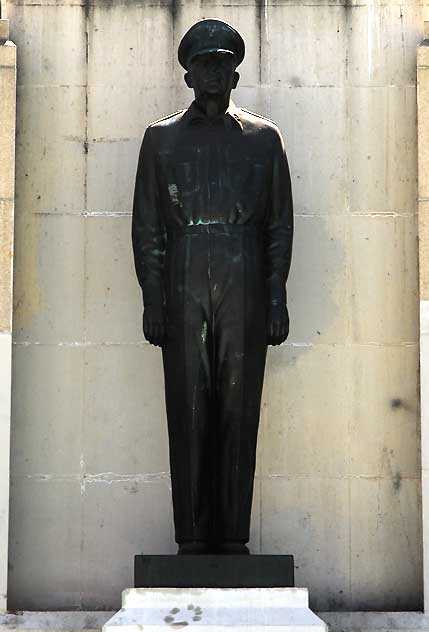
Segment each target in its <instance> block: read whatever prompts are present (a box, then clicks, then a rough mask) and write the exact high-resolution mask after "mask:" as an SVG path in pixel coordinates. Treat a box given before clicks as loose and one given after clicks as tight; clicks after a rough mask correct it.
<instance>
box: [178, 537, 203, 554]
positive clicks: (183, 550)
mask: <svg viewBox="0 0 429 632" xmlns="http://www.w3.org/2000/svg"><path fill="white" fill-rule="evenodd" d="M209 552H210V551H209V547H208V544H207V542H201V541H197V540H196V541H194V542H181V543H180V544H179V550H178V551H177V555H206V554H207V553H209Z"/></svg>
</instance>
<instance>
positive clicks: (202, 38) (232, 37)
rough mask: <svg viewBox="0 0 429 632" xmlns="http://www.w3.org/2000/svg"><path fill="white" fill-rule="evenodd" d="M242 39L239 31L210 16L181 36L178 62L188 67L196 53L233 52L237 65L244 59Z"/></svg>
mask: <svg viewBox="0 0 429 632" xmlns="http://www.w3.org/2000/svg"><path fill="white" fill-rule="evenodd" d="M244 50H245V47H244V41H243V38H242V37H241V35H240V33H238V32H237V31H236V30H235V29H234V28H233V27H232V26H230V25H229V24H227V23H226V22H222V20H216V19H214V18H210V19H207V20H201V21H200V22H197V23H196V24H194V25H193V26H191V28H190V29H189V31H187V32H186V33H185V35H184V36H183V37H182V41H181V42H180V45H179V51H178V56H179V62H180V64H181V65H182V66H183V68H185V69H186V70H187V69H188V65H189V62H190V61H191V60H192V59H193V57H195V56H196V55H202V54H204V53H215V52H228V53H233V55H234V56H235V58H236V61H237V66H238V65H239V64H241V62H242V61H243V59H244Z"/></svg>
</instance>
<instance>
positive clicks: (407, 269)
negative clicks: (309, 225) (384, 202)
mask: <svg viewBox="0 0 429 632" xmlns="http://www.w3.org/2000/svg"><path fill="white" fill-rule="evenodd" d="M349 251H350V286H349V287H350V292H351V297H350V299H351V306H350V309H351V335H352V340H353V341H354V342H356V343H359V344H368V343H377V344H379V343H389V344H398V343H416V342H417V340H418V336H419V331H418V300H419V293H418V266H417V225H416V218H415V217H413V216H410V217H407V216H397V217H388V216H382V215H379V216H377V215H376V216H371V217H367V216H355V217H353V218H352V220H351V222H350V237H349Z"/></svg>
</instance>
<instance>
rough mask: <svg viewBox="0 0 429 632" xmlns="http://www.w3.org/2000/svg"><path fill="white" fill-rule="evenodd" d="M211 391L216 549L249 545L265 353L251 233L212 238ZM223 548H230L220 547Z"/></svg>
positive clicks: (261, 290) (258, 265)
mask: <svg viewBox="0 0 429 632" xmlns="http://www.w3.org/2000/svg"><path fill="white" fill-rule="evenodd" d="M216 244H217V256H216V258H215V261H216V263H215V268H214V269H215V273H216V281H217V292H216V296H215V301H214V313H215V328H214V331H215V335H214V341H215V343H214V344H215V357H216V371H215V381H216V386H215V391H216V399H217V420H216V430H217V445H218V451H217V471H218V476H217V484H218V502H217V506H218V508H217V514H218V540H219V543H220V547H221V548H220V550H221V552H222V550H223V549H225V548H226V549H227V550H229V548H231V546H230V545H231V543H234V542H239V543H240V542H241V543H245V542H247V541H248V540H249V527H250V513H251V506H252V495H253V480H254V473H255V460H256V442H257V433H258V426H259V416H260V405H261V394H262V386H263V378H264V369H265V358H266V351H267V342H266V307H265V306H266V300H265V282H264V268H263V260H262V251H261V244H260V241H259V239H258V236H257V235H256V234H254V233H248V232H246V231H243V233H242V234H241V235H240V234H238V235H234V236H228V237H225V238H223V239H222V238H221V237H218V238H217V239H216ZM222 543H223V544H225V543H226V544H228V547H225V546H224V547H223V549H222Z"/></svg>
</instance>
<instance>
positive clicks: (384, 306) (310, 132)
mask: <svg viewBox="0 0 429 632" xmlns="http://www.w3.org/2000/svg"><path fill="white" fill-rule="evenodd" d="M426 10H427V7H426V6H424V5H422V4H419V3H418V2H416V1H412V0H407V1H406V2H403V3H400V2H399V0H392V1H390V0H381V1H378V0H377V1H375V0H368V3H366V2H364V1H361V0H350V1H347V2H345V3H342V2H340V1H336V0H312V2H304V1H298V0H270V1H267V2H265V1H262V2H261V1H256V0H200V1H196V0H188V1H185V2H178V1H176V2H174V1H173V0H89V1H84V0H15V1H13V0H6V2H5V0H3V12H4V14H5V15H4V17H7V18H9V19H10V20H11V37H12V39H13V40H14V41H15V43H16V44H17V45H18V122H17V132H18V137H17V181H16V217H15V223H16V226H15V250H16V260H15V286H14V296H15V305H14V351H13V391H12V453H11V458H12V465H11V468H12V469H11V478H12V488H11V508H10V510H11V522H10V549H9V559H10V573H9V607H10V608H16V609H27V610H28V609H35V610H36V609H37V610H40V609H73V608H84V609H114V608H116V607H117V606H118V605H119V601H120V591H121V590H122V589H123V588H124V587H127V586H130V585H131V583H132V559H133V555H134V554H135V553H136V552H142V551H143V552H144V553H168V552H173V551H174V550H175V545H174V541H173V529H172V515H171V506H170V505H171V501H170V483H169V476H168V469H169V466H168V451H167V434H166V420H165V412H164V403H163V378H162V366H161V357H160V353H159V350H157V349H154V348H151V347H150V346H149V345H147V344H146V343H145V342H144V341H143V337H142V333H141V297H140V291H139V289H138V286H137V283H136V280H135V275H134V270H133V263H132V256H131V243H130V210H131V201H132V191H133V180H134V174H135V168H136V160H137V153H138V149H139V144H140V142H141V137H142V134H143V131H144V129H145V126H146V125H147V124H148V123H149V122H151V121H152V120H154V119H156V118H159V117H160V116H163V115H165V114H168V113H169V112H171V111H174V110H177V109H179V108H181V107H185V106H186V105H187V104H188V103H189V101H190V99H191V93H190V91H189V90H187V89H186V87H184V84H183V78H182V74H183V73H182V71H181V69H180V67H179V65H178V63H177V62H176V56H175V51H176V49H177V45H178V42H179V40H180V37H181V36H182V34H183V33H184V31H185V30H186V29H187V28H188V26H190V25H191V24H192V23H193V22H194V21H195V20H196V19H198V18H200V17H220V18H223V19H226V20H227V21H229V22H231V23H232V24H233V25H234V26H236V28H238V29H239V30H240V31H241V33H242V34H243V36H244V38H245V40H246V43H247V56H246V59H245V61H244V63H243V65H242V66H241V67H240V71H241V81H240V85H239V88H238V89H237V90H236V91H235V94H234V99H235V101H236V102H237V103H238V104H242V105H243V106H245V107H248V108H249V109H251V110H255V111H257V112H260V113H261V114H264V115H266V116H268V117H270V118H272V119H274V120H275V121H276V122H278V124H279V125H280V127H281V129H282V131H283V133H284V136H285V142H286V147H287V152H288V156H289V161H290V165H291V172H292V178H293V190H294V199H295V206H296V239H295V249H294V257H293V262H292V272H291V278H290V283H289V286H288V292H289V297H290V312H291V318H292V328H291V335H290V338H289V340H288V342H287V344H285V345H283V346H282V347H281V348H277V349H270V351H269V356H268V366H267V374H266V383H265V389H264V396H263V406H262V418H261V430H260V441H259V448H258V468H257V479H256V485H255V497H254V508H253V518H252V539H251V547H252V550H253V551H254V552H256V553H258V552H264V553H286V552H288V553H294V554H295V556H296V565H297V568H296V578H297V585H302V586H308V587H309V588H310V595H311V601H312V607H313V608H315V609H318V610H382V609H383V610H407V609H409V610H413V609H419V608H420V607H421V605H422V568H421V567H422V550H421V539H422V536H421V517H420V516H421V491H420V489H421V481H420V452H419V441H420V430H419V409H418V401H419V392H418V391H419V384H418V333H419V332H418V282H417V278H418V264H417V227H416V226H417V216H416V208H417V206H416V197H417V186H416V172H417V165H416V151H417V147H416V145H417V140H416V72H415V68H416V58H415V49H416V45H417V44H418V42H419V41H421V39H422V37H423V19H424V16H425V11H426Z"/></svg>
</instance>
